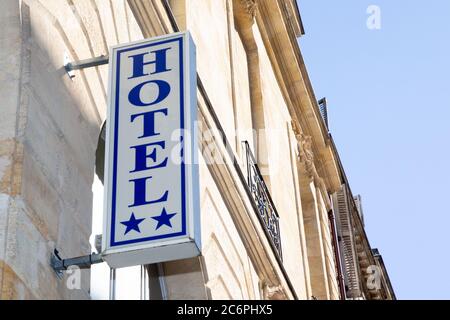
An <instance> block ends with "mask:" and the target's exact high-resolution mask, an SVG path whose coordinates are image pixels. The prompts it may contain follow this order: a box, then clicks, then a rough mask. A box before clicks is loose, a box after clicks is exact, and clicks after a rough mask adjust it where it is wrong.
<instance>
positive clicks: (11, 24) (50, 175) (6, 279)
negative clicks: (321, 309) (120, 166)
mask: <svg viewBox="0 0 450 320" xmlns="http://www.w3.org/2000/svg"><path fill="white" fill-rule="evenodd" d="M0 25H1V26H2V28H1V29H0V106H1V107H0V108H1V116H0V298H1V299H89V298H90V296H91V292H90V272H89V269H87V270H82V271H81V277H80V279H81V283H80V288H79V289H73V288H69V287H68V286H67V281H66V280H67V277H69V276H70V275H68V274H65V275H64V277H63V278H62V279H61V278H59V277H58V276H57V275H56V274H55V272H54V271H53V270H52V268H51V266H50V262H49V261H50V257H51V255H52V254H53V252H54V249H55V248H58V250H59V254H60V255H61V256H63V257H75V256H82V255H87V254H90V253H91V252H92V251H94V250H95V249H94V248H91V245H90V243H89V238H90V237H91V233H92V229H91V224H92V223H91V222H92V201H93V194H92V191H91V186H92V183H93V179H94V175H95V172H96V171H97V173H98V172H99V171H101V170H99V167H100V166H101V162H102V160H103V159H102V158H101V154H102V152H101V144H102V139H103V138H102V134H101V129H102V127H103V124H104V123H105V121H106V120H107V119H106V106H107V83H108V67H107V66H96V67H92V68H86V69H82V70H77V71H74V77H70V76H69V75H68V74H67V72H66V70H65V68H64V64H65V63H67V62H68V61H78V60H82V59H88V58H93V57H98V56H102V55H105V56H106V55H108V48H109V47H110V46H112V45H115V44H118V43H126V42H130V41H134V40H139V39H144V38H148V37H152V36H157V35H162V34H167V33H172V32H176V31H180V30H189V31H190V32H191V35H192V37H193V39H194V42H195V44H196V47H197V69H198V70H197V71H198V90H197V98H198V110H199V112H198V114H199V118H198V121H199V123H200V127H201V130H202V132H207V134H205V135H203V136H201V139H200V148H199V154H200V155H201V156H200V188H201V199H200V202H201V203H200V207H201V218H202V223H201V229H202V239H203V240H202V242H203V245H202V255H201V256H200V257H198V258H193V259H187V260H183V261H173V262H167V263H162V264H160V265H158V267H157V268H156V269H154V268H153V267H152V266H148V267H147V268H146V269H145V270H146V272H148V276H147V277H146V279H150V280H148V281H149V282H152V280H151V279H152V277H153V276H154V275H155V274H156V276H157V278H158V279H159V280H160V281H159V282H158V284H157V286H160V288H159V289H160V290H161V287H163V290H162V291H164V294H163V295H162V296H163V297H164V298H167V299H345V298H361V299H372V298H373V299H393V298H395V295H394V294H393V290H392V286H391V285H390V282H389V278H388V276H387V273H386V269H385V268H384V264H383V263H382V259H381V258H380V256H379V254H378V252H377V251H376V252H375V253H374V252H373V251H372V249H371V248H370V245H369V242H368V241H367V237H366V235H365V233H364V228H363V225H362V220H361V219H360V216H359V215H358V214H357V211H356V209H355V208H356V206H355V202H354V199H353V196H350V195H351V192H347V193H345V192H344V193H345V199H346V200H345V201H346V203H345V206H347V207H345V206H344V207H345V208H347V209H342V208H344V207H342V206H341V207H342V208H337V207H338V206H339V204H338V202H339V201H342V199H341V198H342V193H343V191H342V190H347V189H348V190H349V187H348V181H347V180H346V178H345V173H344V170H343V168H342V166H341V164H340V161H339V155H338V153H337V151H336V149H335V147H334V143H333V141H332V137H331V135H330V134H329V132H328V128H327V124H326V122H325V121H324V118H323V114H321V113H320V109H319V105H318V102H317V99H316V97H315V96H314V91H313V89H312V87H311V84H310V81H309V78H308V74H307V72H306V69H305V65H304V62H303V59H302V55H301V52H300V49H299V47H298V43H297V39H298V37H300V36H301V35H302V34H303V27H302V23H301V18H300V13H299V10H298V7H297V4H296V1H294V0H2V1H1V3H0ZM99 148H100V149H99ZM99 150H100V151H99ZM217 156H219V158H220V159H223V161H220V162H218V161H212V158H215V157H217ZM96 162H97V170H96ZM100 175H101V173H100ZM338 198H339V199H338ZM336 208H337V209H336ZM339 210H340V211H339ZM349 217H350V218H349ZM346 218H348V219H350V220H349V221H351V222H350V227H349V225H348V224H347V225H346V226H347V229H345V230H344V228H343V227H342V225H343V220H345V219H346ZM344 235H346V236H348V235H350V236H348V237H347V238H349V239H350V240H348V241H347V240H346V241H347V242H345V241H344V240H343V239H344ZM347 238H346V239H347ZM349 246H350V247H351V248H350V249H349ZM346 250H347V251H346ZM348 261H350V262H348ZM370 266H378V269H377V270H381V271H380V272H381V273H380V277H381V279H382V281H381V285H380V286H375V287H373V286H369V287H370V288H368V287H367V283H368V279H369V278H370V276H371V275H370V274H367V271H366V269H367V268H368V267H370ZM152 270H153V271H152ZM155 270H156V271H155ZM354 275H356V276H354ZM355 281H356V282H355ZM149 286H150V287H151V285H150V284H149ZM151 296H152V294H150V297H151ZM155 296H156V295H155Z"/></svg>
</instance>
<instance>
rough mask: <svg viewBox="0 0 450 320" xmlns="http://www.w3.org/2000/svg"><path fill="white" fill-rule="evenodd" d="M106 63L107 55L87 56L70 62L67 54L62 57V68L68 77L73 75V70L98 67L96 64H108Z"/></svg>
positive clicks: (107, 61)
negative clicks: (87, 57)
mask: <svg viewBox="0 0 450 320" xmlns="http://www.w3.org/2000/svg"><path fill="white" fill-rule="evenodd" d="M108 63H109V56H108V55H101V56H99V57H94V58H89V59H85V60H78V61H71V62H69V61H68V57H67V55H66V56H65V57H64V69H65V70H66V72H67V74H68V75H69V77H70V78H73V77H75V74H74V73H73V71H75V70H81V69H84V68H92V67H98V66H101V65H104V64H108Z"/></svg>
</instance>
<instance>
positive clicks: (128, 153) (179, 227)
mask: <svg viewBox="0 0 450 320" xmlns="http://www.w3.org/2000/svg"><path fill="white" fill-rule="evenodd" d="M109 66H110V72H109V75H110V80H109V103H108V108H109V109H108V121H107V134H106V146H107V147H106V157H105V158H106V160H105V162H106V163H105V168H106V170H105V173H106V174H105V215H104V232H103V237H102V255H103V258H104V260H105V261H106V262H107V263H108V264H109V265H110V266H111V267H114V268H117V267H125V266H131V265H140V264H149V263H156V262H163V261H169V260H177V259H183V258H189V257H194V256H197V255H199V254H200V248H201V245H200V212H199V211H200V210H199V185H198V182H199V176H198V167H197V166H196V165H195V164H196V163H197V161H196V160H197V159H196V158H197V155H196V154H197V152H198V149H197V145H196V141H197V137H196V135H195V131H194V121H195V120H196V117H197V115H196V111H197V101H196V67H195V66H196V64H195V46H194V44H193V42H192V39H191V37H190V35H189V33H188V32H183V33H176V34H171V35H167V36H163V37H157V38H152V39H146V40H144V41H139V42H134V43H128V44H124V45H117V46H115V47H112V48H111V51H110V61H109Z"/></svg>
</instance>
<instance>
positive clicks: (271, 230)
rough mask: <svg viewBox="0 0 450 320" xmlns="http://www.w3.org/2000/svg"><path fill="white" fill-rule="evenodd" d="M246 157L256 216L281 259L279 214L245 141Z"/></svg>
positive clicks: (248, 180) (248, 182)
mask: <svg viewBox="0 0 450 320" xmlns="http://www.w3.org/2000/svg"><path fill="white" fill-rule="evenodd" d="M243 144H244V149H245V158H246V170H247V185H248V187H249V189H250V192H251V195H252V200H253V202H254V204H255V206H256V208H257V212H258V218H259V221H260V222H261V224H262V226H263V227H264V230H265V231H266V234H267V236H268V238H269V240H270V242H271V244H272V246H273V248H274V251H275V252H276V254H277V255H278V257H279V258H280V260H282V259H283V258H282V251H281V238H280V224H279V220H280V216H279V215H278V212H277V210H276V208H275V205H274V203H273V201H272V198H271V196H270V193H269V190H268V189H267V186H266V183H265V182H264V179H263V177H262V175H261V172H260V171H259V168H258V165H257V162H256V160H255V157H254V155H253V153H252V151H251V149H250V145H249V143H248V142H247V141H244V142H243Z"/></svg>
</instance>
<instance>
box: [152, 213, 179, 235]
mask: <svg viewBox="0 0 450 320" xmlns="http://www.w3.org/2000/svg"><path fill="white" fill-rule="evenodd" d="M174 215H176V213H169V214H167V211H166V208H163V211H162V212H161V215H160V216H157V217H152V219H154V220H156V221H158V225H157V226H156V230H158V229H159V228H160V227H161V226H163V225H166V226H169V227H171V228H172V224H171V223H170V219H172V218H173V216H174Z"/></svg>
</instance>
